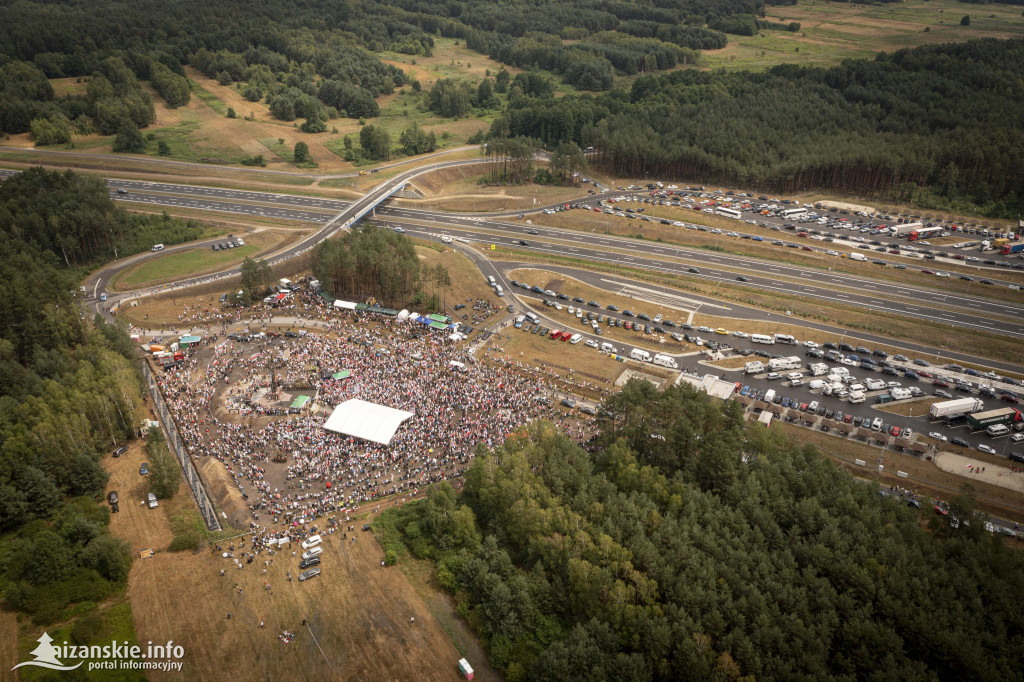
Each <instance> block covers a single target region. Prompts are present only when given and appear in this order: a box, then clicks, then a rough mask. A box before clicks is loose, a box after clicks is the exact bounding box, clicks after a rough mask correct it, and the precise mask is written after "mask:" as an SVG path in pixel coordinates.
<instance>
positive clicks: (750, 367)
mask: <svg viewBox="0 0 1024 682" xmlns="http://www.w3.org/2000/svg"><path fill="white" fill-rule="evenodd" d="M763 371H764V365H763V364H761V363H760V362H757V361H754V362H748V363H747V364H745V365H743V373H744V374H759V373H761V372H763Z"/></svg>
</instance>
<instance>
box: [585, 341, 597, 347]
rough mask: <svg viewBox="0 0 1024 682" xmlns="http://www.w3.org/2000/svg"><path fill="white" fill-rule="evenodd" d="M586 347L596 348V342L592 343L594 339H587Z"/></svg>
mask: <svg viewBox="0 0 1024 682" xmlns="http://www.w3.org/2000/svg"><path fill="white" fill-rule="evenodd" d="M587 345H588V346H589V347H591V348H597V341H594V339H587Z"/></svg>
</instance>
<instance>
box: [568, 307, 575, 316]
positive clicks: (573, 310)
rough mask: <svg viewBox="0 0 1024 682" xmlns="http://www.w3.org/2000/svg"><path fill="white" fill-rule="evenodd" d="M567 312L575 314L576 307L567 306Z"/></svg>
mask: <svg viewBox="0 0 1024 682" xmlns="http://www.w3.org/2000/svg"><path fill="white" fill-rule="evenodd" d="M569 314H570V315H575V314H576V307H575V306H569Z"/></svg>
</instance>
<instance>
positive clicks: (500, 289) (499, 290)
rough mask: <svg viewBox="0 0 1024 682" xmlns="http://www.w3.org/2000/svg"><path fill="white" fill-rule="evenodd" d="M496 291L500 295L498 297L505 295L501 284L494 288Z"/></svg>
mask: <svg viewBox="0 0 1024 682" xmlns="http://www.w3.org/2000/svg"><path fill="white" fill-rule="evenodd" d="M494 291H495V292H496V293H497V294H498V296H504V295H505V290H504V289H502V288H501V285H500V284H499V285H497V286H495V287H494Z"/></svg>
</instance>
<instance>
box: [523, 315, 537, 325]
mask: <svg viewBox="0 0 1024 682" xmlns="http://www.w3.org/2000/svg"><path fill="white" fill-rule="evenodd" d="M526 319H528V320H529V321H530V322H531V323H533V324H537V323H538V322H540V318H539V317H537V314H536V313H526Z"/></svg>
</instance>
